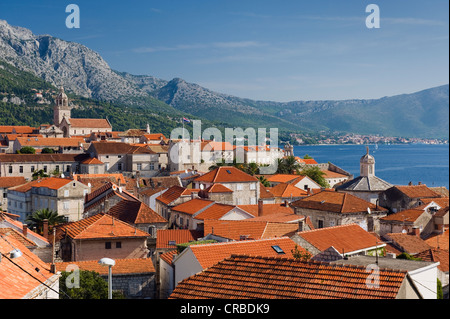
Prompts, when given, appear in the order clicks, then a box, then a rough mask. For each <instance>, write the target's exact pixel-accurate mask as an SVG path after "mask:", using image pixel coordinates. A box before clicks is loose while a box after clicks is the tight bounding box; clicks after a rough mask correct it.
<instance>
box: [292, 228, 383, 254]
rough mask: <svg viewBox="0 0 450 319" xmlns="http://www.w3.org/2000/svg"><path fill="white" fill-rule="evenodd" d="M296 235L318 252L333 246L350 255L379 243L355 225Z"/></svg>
mask: <svg viewBox="0 0 450 319" xmlns="http://www.w3.org/2000/svg"><path fill="white" fill-rule="evenodd" d="M297 235H298V236H300V237H301V238H303V239H304V240H306V241H307V242H309V243H310V244H311V245H313V246H314V247H316V248H317V249H319V250H320V251H324V250H325V249H327V248H329V247H331V246H333V247H334V248H335V249H336V250H337V251H339V252H340V253H342V252H344V253H351V252H355V251H358V250H365V249H368V248H375V246H377V242H378V241H379V239H378V238H377V237H375V236H374V235H372V234H371V233H369V232H367V231H365V230H364V229H362V228H361V227H360V226H359V225H356V224H349V225H340V226H334V227H325V228H318V229H314V230H308V231H302V232H299V233H297ZM380 245H381V243H380V242H379V243H378V246H380Z"/></svg>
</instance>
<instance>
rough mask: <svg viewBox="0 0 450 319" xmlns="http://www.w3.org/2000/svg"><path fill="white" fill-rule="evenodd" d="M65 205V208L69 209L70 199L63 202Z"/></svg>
mask: <svg viewBox="0 0 450 319" xmlns="http://www.w3.org/2000/svg"><path fill="white" fill-rule="evenodd" d="M63 205H64V209H65V210H67V209H69V207H70V205H69V201H65V202H63Z"/></svg>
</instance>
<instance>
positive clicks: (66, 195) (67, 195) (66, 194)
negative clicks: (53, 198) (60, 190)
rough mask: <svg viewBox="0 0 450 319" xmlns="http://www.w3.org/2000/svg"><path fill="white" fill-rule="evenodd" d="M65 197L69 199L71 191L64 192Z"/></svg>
mask: <svg viewBox="0 0 450 319" xmlns="http://www.w3.org/2000/svg"><path fill="white" fill-rule="evenodd" d="M64 197H69V190H68V189H66V190H64Z"/></svg>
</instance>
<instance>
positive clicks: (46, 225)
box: [42, 219, 48, 240]
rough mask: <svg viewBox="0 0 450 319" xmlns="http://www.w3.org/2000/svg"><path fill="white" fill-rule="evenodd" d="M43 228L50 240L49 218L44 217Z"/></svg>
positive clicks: (46, 237) (45, 235) (45, 236)
mask: <svg viewBox="0 0 450 319" xmlns="http://www.w3.org/2000/svg"><path fill="white" fill-rule="evenodd" d="M42 228H43V232H44V238H45V239H47V240H48V219H44V221H43V227H42Z"/></svg>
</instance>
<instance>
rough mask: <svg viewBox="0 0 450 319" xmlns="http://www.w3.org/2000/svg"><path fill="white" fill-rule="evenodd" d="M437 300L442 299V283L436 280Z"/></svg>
mask: <svg viewBox="0 0 450 319" xmlns="http://www.w3.org/2000/svg"><path fill="white" fill-rule="evenodd" d="M437 299H444V291H443V289H442V282H441V281H440V280H439V278H437Z"/></svg>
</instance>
